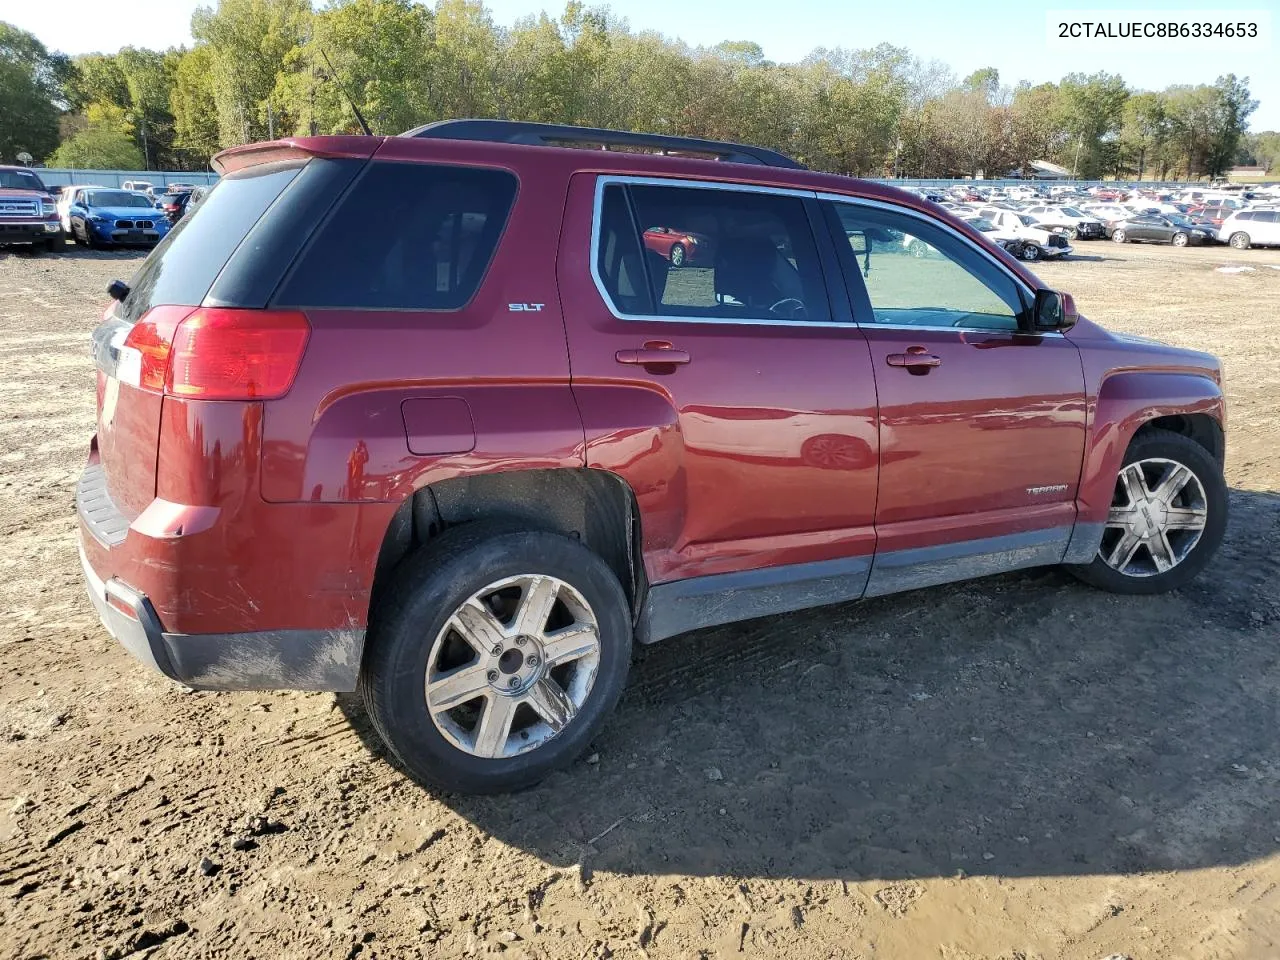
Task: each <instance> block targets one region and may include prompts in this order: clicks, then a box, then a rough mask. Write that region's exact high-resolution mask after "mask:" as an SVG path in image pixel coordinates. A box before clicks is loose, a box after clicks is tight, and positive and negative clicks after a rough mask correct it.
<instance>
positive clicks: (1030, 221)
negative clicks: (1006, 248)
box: [1018, 213, 1036, 227]
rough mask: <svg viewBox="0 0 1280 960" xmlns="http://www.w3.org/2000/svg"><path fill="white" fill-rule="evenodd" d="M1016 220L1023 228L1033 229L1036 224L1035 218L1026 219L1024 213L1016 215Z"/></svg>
mask: <svg viewBox="0 0 1280 960" xmlns="http://www.w3.org/2000/svg"><path fill="white" fill-rule="evenodd" d="M1018 219H1019V220H1021V221H1022V225H1023V226H1024V227H1033V226H1035V223H1036V218H1035V217H1028V216H1027V215H1026V214H1025V213H1020V214H1018Z"/></svg>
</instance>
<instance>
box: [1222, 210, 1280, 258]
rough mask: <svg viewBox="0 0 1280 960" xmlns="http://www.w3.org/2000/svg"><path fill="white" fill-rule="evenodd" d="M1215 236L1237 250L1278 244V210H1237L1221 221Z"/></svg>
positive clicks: (1279, 213) (1279, 222)
mask: <svg viewBox="0 0 1280 960" xmlns="http://www.w3.org/2000/svg"><path fill="white" fill-rule="evenodd" d="M1217 236H1218V239H1219V240H1221V241H1222V242H1223V243H1229V244H1231V246H1233V247H1234V248H1235V249H1237V250H1248V249H1249V248H1250V247H1253V246H1256V247H1262V246H1280V210H1239V211H1237V212H1236V213H1233V214H1232V215H1231V216H1229V217H1227V219H1226V220H1224V221H1222V226H1220V227H1219V228H1218V234H1217Z"/></svg>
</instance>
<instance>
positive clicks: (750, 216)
mask: <svg viewBox="0 0 1280 960" xmlns="http://www.w3.org/2000/svg"><path fill="white" fill-rule="evenodd" d="M627 199H629V201H630V203H629V208H628V204H627V203H626V200H627ZM628 216H630V217H631V220H630V222H631V223H632V225H633V226H632V233H631V237H630V240H627V239H626V238H621V237H618V238H616V239H615V235H616V232H617V231H616V230H615V228H614V224H621V223H625V222H627V218H628ZM598 243H599V246H598V249H597V251H596V258H597V259H596V262H597V269H598V271H599V273H600V277H601V282H602V283H603V284H604V286H605V288H606V290H608V292H609V294H610V296H611V297H612V298H613V301H614V305H615V306H616V307H617V309H618V310H619V312H621V313H634V314H639V315H654V316H660V317H681V318H690V319H699V318H705V319H707V320H726V321H733V320H777V321H790V320H797V321H808V322H815V321H816V322H826V321H829V320H830V318H831V315H830V310H829V306H828V303H827V293H826V287H825V286H824V284H823V278H822V271H821V268H820V266H819V262H818V251H817V247H816V245H815V243H814V239H813V233H812V230H811V229H810V226H809V219H808V215H807V214H806V212H805V207H804V202H803V201H802V200H800V199H799V198H796V197H789V196H782V195H779V194H772V193H761V192H754V191H745V190H743V191H738V190H720V189H705V188H698V187H669V186H657V185H654V186H646V185H630V186H627V187H625V188H624V187H622V186H620V185H610V186H606V188H605V191H604V197H603V201H602V208H601V226H600V232H599V239H598ZM633 243H634V244H635V245H636V246H634V247H633V246H632V244H633ZM637 255H638V258H639V260H638V262H639V264H640V266H641V274H640V275H642V276H643V277H644V289H643V290H637V289H636V288H635V280H634V278H635V276H636V273H637V272H636V271H635V270H633V269H631V267H630V263H631V260H632V258H635V257H637Z"/></svg>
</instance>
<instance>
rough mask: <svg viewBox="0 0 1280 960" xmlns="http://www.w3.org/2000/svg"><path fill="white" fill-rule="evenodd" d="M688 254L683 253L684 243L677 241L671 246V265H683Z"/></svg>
mask: <svg viewBox="0 0 1280 960" xmlns="http://www.w3.org/2000/svg"><path fill="white" fill-rule="evenodd" d="M687 259H688V255H687V254H686V253H685V249H684V244H683V243H677V244H675V245H674V246H673V247H672V248H671V265H672V266H673V267H676V268H677V269H678V268H680V267H683V266H684V265H685V261H686V260H687Z"/></svg>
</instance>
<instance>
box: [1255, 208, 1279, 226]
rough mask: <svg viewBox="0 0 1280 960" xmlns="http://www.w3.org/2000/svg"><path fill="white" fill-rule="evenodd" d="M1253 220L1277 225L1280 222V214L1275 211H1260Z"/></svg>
mask: <svg viewBox="0 0 1280 960" xmlns="http://www.w3.org/2000/svg"><path fill="white" fill-rule="evenodd" d="M1253 219H1254V220H1258V221H1261V222H1262V223H1276V222H1280V213H1276V211H1274V210H1259V211H1258V212H1257V213H1255V214H1254V215H1253Z"/></svg>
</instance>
